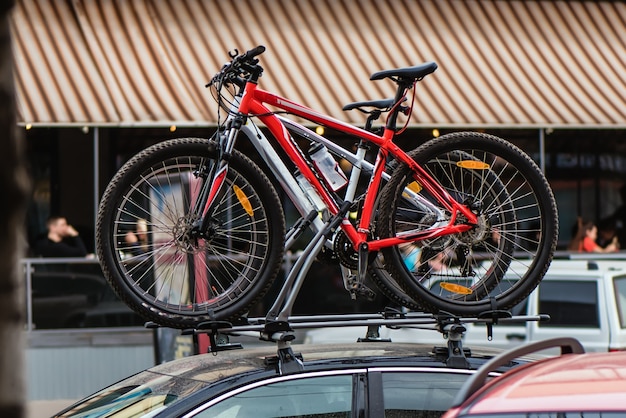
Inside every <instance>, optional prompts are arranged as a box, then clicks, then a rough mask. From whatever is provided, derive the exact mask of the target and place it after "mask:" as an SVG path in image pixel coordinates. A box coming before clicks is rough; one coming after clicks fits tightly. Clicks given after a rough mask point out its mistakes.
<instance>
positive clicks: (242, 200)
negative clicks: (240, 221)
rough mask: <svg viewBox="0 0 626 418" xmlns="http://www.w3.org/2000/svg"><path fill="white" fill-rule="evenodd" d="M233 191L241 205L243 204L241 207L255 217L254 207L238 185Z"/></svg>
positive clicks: (234, 185)
mask: <svg viewBox="0 0 626 418" xmlns="http://www.w3.org/2000/svg"><path fill="white" fill-rule="evenodd" d="M233 190H234V191H235V195H236V196H237V199H239V203H241V206H243V208H244V209H245V211H246V212H247V213H248V215H250V216H253V215H254V211H253V210H252V205H251V204H250V201H249V200H248V197H247V196H246V194H245V193H244V192H243V190H241V188H240V187H239V186H237V185H236V184H233Z"/></svg>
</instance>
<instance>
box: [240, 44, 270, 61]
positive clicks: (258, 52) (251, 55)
mask: <svg viewBox="0 0 626 418" xmlns="http://www.w3.org/2000/svg"><path fill="white" fill-rule="evenodd" d="M264 52H265V47H264V46H263V45H259V46H257V47H255V48H252V49H251V50H249V51H248V52H246V53H245V54H243V56H242V58H243V59H250V58H254V57H256V56H257V55H261V54H262V53H264Z"/></svg>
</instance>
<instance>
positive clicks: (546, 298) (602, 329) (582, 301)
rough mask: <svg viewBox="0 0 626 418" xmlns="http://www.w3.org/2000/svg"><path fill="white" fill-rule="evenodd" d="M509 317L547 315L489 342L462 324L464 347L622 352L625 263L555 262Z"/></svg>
mask: <svg viewBox="0 0 626 418" xmlns="http://www.w3.org/2000/svg"><path fill="white" fill-rule="evenodd" d="M511 313H512V314H513V315H530V316H537V315H539V314H547V315H549V316H550V320H549V321H546V322H539V321H522V322H505V321H501V322H500V323H499V324H498V325H495V326H494V327H493V335H492V339H491V340H488V338H487V328H486V327H485V326H484V325H483V324H480V323H474V322H467V323H464V325H465V327H466V332H465V335H464V337H463V343H464V344H468V345H470V346H475V345H486V346H489V347H495V348H503V349H506V348H510V347H513V346H516V345H520V344H523V343H528V342H532V341H539V340H544V339H546V338H550V337H558V336H571V337H574V338H576V339H578V340H579V341H580V342H581V343H582V344H583V346H584V347H585V350H587V351H618V350H626V261H624V260H608V259H607V260H554V261H553V262H552V264H551V265H550V268H549V269H548V272H547V273H546V275H545V277H544V279H543V280H542V282H541V284H540V285H539V287H538V288H537V289H536V290H535V291H534V292H533V293H531V295H530V296H529V297H528V298H527V299H526V300H525V301H524V302H522V303H520V304H519V305H517V306H515V307H514V308H513V309H512V310H511ZM365 331H366V330H365V329H364V328H363V327H349V328H341V329H332V328H325V329H315V330H310V331H309V332H308V333H307V337H306V340H305V341H306V342H307V343H329V342H340V341H354V340H355V339H357V338H359V337H364V336H365ZM380 337H381V338H388V339H391V340H392V341H394V342H404V341H414V342H422V343H430V344H432V343H436V341H437V338H438V335H436V333H433V332H432V331H430V330H423V329H413V328H401V329H390V328H381V330H380Z"/></svg>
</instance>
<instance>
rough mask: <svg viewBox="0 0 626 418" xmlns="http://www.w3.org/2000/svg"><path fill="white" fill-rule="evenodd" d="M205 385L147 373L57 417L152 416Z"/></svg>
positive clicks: (101, 392)
mask: <svg viewBox="0 0 626 418" xmlns="http://www.w3.org/2000/svg"><path fill="white" fill-rule="evenodd" d="M205 386H207V383H205V382H200V381H196V380H190V379H184V378H180V377H175V376H168V375H162V374H159V373H154V372H151V371H145V372H142V373H139V374H137V375H135V376H133V377H131V378H128V379H125V380H123V381H121V382H119V383H117V384H115V385H113V386H110V387H108V388H106V389H104V390H102V391H100V392H98V393H96V394H94V395H92V396H90V397H89V398H87V399H85V400H84V401H82V402H81V403H80V404H77V405H75V406H74V407H72V408H70V409H69V410H67V411H65V412H63V413H61V414H59V415H55V417H59V418H60V417H73V418H78V417H84V418H87V417H89V418H98V417H107V418H109V417H110V418H125V417H135V416H150V415H152V414H155V413H156V412H158V411H160V410H162V409H164V408H166V407H167V406H168V405H170V404H171V403H173V402H174V401H176V400H177V399H180V398H184V397H186V396H189V395H190V394H192V393H194V392H197V391H198V390H200V389H202V388H203V387H205Z"/></svg>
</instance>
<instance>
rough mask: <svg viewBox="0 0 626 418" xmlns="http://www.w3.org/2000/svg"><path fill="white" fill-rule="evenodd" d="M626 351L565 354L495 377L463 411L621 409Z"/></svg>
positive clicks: (505, 411) (479, 412) (474, 412)
mask: <svg viewBox="0 0 626 418" xmlns="http://www.w3.org/2000/svg"><path fill="white" fill-rule="evenodd" d="M625 394H626V352H611V353H587V354H563V355H561V356H559V357H553V358H548V359H544V360H540V361H538V362H535V363H530V364H526V365H523V366H521V367H519V368H516V369H514V370H511V371H509V372H507V373H505V374H503V375H501V376H500V377H498V378H496V379H494V380H492V381H491V383H489V384H488V385H486V386H485V387H484V388H483V389H482V390H480V391H479V392H477V393H476V395H475V396H474V397H473V398H472V399H471V400H470V405H469V406H467V405H465V406H464V407H462V409H463V412H464V413H470V414H472V415H473V414H488V413H515V412H524V413H529V412H546V411H558V412H567V411H576V412H581V411H617V410H619V411H624V410H626V406H625V405H624V396H625Z"/></svg>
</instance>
